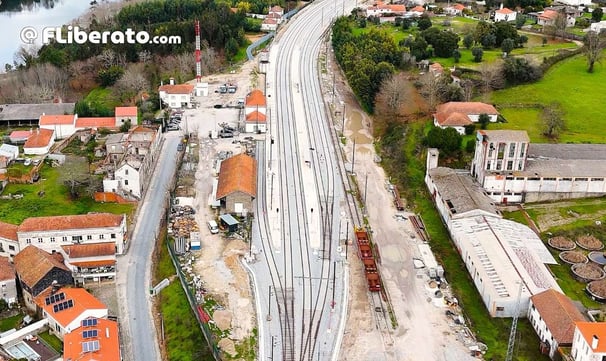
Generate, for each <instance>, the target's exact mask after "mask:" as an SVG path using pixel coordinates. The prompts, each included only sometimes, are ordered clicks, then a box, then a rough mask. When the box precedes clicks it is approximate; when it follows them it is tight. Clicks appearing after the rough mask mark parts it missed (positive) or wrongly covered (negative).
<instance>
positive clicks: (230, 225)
mask: <svg viewBox="0 0 606 361" xmlns="http://www.w3.org/2000/svg"><path fill="white" fill-rule="evenodd" d="M219 219H220V220H221V226H222V227H226V228H227V231H228V232H236V231H237V230H238V225H239V224H240V222H238V220H237V219H235V218H234V217H233V216H232V215H231V214H222V215H221V216H220V217H219Z"/></svg>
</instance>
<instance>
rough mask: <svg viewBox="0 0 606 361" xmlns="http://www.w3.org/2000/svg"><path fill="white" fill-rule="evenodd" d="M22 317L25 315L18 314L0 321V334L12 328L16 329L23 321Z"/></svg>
mask: <svg viewBox="0 0 606 361" xmlns="http://www.w3.org/2000/svg"><path fill="white" fill-rule="evenodd" d="M23 317H25V315H24V314H21V313H20V314H18V315H15V316H12V317H7V318H2V319H0V332H4V331H8V330H11V329H13V328H16V327H17V326H19V324H20V323H21V321H22V320H23Z"/></svg>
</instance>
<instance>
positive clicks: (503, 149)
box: [497, 143, 506, 159]
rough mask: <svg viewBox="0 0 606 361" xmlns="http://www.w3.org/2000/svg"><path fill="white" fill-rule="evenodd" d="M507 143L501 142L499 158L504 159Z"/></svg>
mask: <svg viewBox="0 0 606 361" xmlns="http://www.w3.org/2000/svg"><path fill="white" fill-rule="evenodd" d="M505 145H506V144H505V143H499V151H498V154H497V159H503V156H504V155H505Z"/></svg>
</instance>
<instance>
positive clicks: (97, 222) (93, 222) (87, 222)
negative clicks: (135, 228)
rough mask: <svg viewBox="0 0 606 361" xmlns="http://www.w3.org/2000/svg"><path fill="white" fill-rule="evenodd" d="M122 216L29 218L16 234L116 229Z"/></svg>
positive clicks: (97, 214)
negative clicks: (104, 228) (83, 229)
mask: <svg viewBox="0 0 606 361" xmlns="http://www.w3.org/2000/svg"><path fill="white" fill-rule="evenodd" d="M123 218H124V216H123V215H118V214H111V213H93V214H79V215H74V216H50V217H30V218H27V219H25V221H23V223H21V225H20V226H19V229H18V232H32V231H51V230H52V231H58V230H65V229H81V228H102V227H116V226H119V225H120V223H122V219H123Z"/></svg>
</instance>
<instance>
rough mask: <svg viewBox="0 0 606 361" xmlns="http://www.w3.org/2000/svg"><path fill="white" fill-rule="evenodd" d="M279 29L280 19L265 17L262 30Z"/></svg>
mask: <svg viewBox="0 0 606 361" xmlns="http://www.w3.org/2000/svg"><path fill="white" fill-rule="evenodd" d="M277 29H278V21H277V20H276V19H271V18H265V19H263V22H262V23H261V31H276V30H277Z"/></svg>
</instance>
